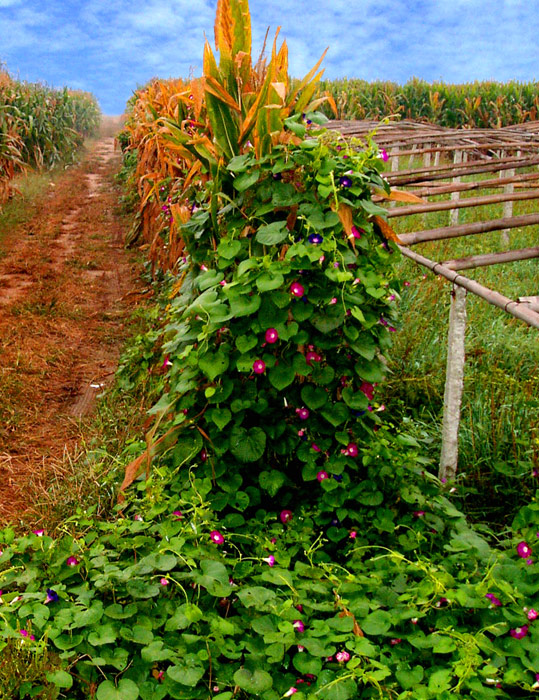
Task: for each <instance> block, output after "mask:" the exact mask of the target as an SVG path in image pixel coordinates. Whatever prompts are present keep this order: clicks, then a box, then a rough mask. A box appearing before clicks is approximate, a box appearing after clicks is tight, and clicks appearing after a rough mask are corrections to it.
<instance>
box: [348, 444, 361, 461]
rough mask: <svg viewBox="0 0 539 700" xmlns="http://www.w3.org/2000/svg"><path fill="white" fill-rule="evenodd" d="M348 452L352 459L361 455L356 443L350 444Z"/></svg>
mask: <svg viewBox="0 0 539 700" xmlns="http://www.w3.org/2000/svg"><path fill="white" fill-rule="evenodd" d="M346 452H347V453H348V455H349V456H350V457H357V456H358V454H359V449H358V446H357V445H356V443H355V442H349V443H348V446H347V448H346Z"/></svg>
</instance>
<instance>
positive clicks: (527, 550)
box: [517, 542, 532, 559]
mask: <svg viewBox="0 0 539 700" xmlns="http://www.w3.org/2000/svg"><path fill="white" fill-rule="evenodd" d="M531 553H532V548H531V547H530V545H529V544H526V542H519V543H518V544H517V554H518V556H519V557H522V558H523V559H527V558H528V557H529V556H530V554H531Z"/></svg>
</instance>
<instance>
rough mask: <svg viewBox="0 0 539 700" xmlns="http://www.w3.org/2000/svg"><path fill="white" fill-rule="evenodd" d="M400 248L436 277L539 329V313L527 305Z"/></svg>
mask: <svg viewBox="0 0 539 700" xmlns="http://www.w3.org/2000/svg"><path fill="white" fill-rule="evenodd" d="M399 248H400V250H401V252H402V254H403V255H405V256H406V257H407V258H410V260H414V261H415V262H416V263H418V264H419V265H423V267H427V268H428V269H429V270H432V272H434V273H435V274H436V275H441V276H442V277H445V278H446V279H448V280H449V281H450V282H454V283H455V284H458V285H460V286H461V287H464V289H467V290H468V291H469V292H472V293H473V294H475V295H477V296H478V297H481V299H484V300H485V301H488V303H489V304H493V306H497V307H498V308H500V309H503V310H504V311H506V312H507V313H508V314H511V315H512V316H514V317H515V318H519V319H520V320H521V321H524V322H525V323H527V324H528V325H529V326H533V327H534V328H537V329H539V313H536V312H535V311H532V309H530V308H529V307H528V306H527V304H526V303H523V302H519V301H514V300H513V299H509V298H508V297H505V296H504V295H503V294H499V293H498V292H494V291H493V290H492V289H488V287H484V286H483V285H482V284H479V282H476V281H475V280H471V279H468V278H467V277H464V276H463V275H459V273H458V272H455V271H454V270H450V269H449V268H447V267H445V265H442V263H439V262H435V261H434V260H429V258H426V257H424V256H423V255H419V253H416V252H415V251H414V250H410V249H409V248H407V247H406V246H399Z"/></svg>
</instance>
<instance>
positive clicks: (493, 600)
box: [485, 593, 502, 607]
mask: <svg viewBox="0 0 539 700" xmlns="http://www.w3.org/2000/svg"><path fill="white" fill-rule="evenodd" d="M485 598H488V599H489V600H490V602H491V603H492V605H494V606H495V607H499V606H500V605H501V604H502V601H501V600H500V599H499V598H496V596H495V595H494V593H487V594H486V595H485Z"/></svg>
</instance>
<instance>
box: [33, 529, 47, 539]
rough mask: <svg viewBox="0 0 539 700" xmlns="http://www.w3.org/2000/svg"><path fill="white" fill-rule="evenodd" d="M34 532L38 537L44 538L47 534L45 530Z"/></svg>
mask: <svg viewBox="0 0 539 700" xmlns="http://www.w3.org/2000/svg"><path fill="white" fill-rule="evenodd" d="M32 532H33V533H34V535H37V536H38V537H43V535H44V534H45V530H32Z"/></svg>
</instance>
